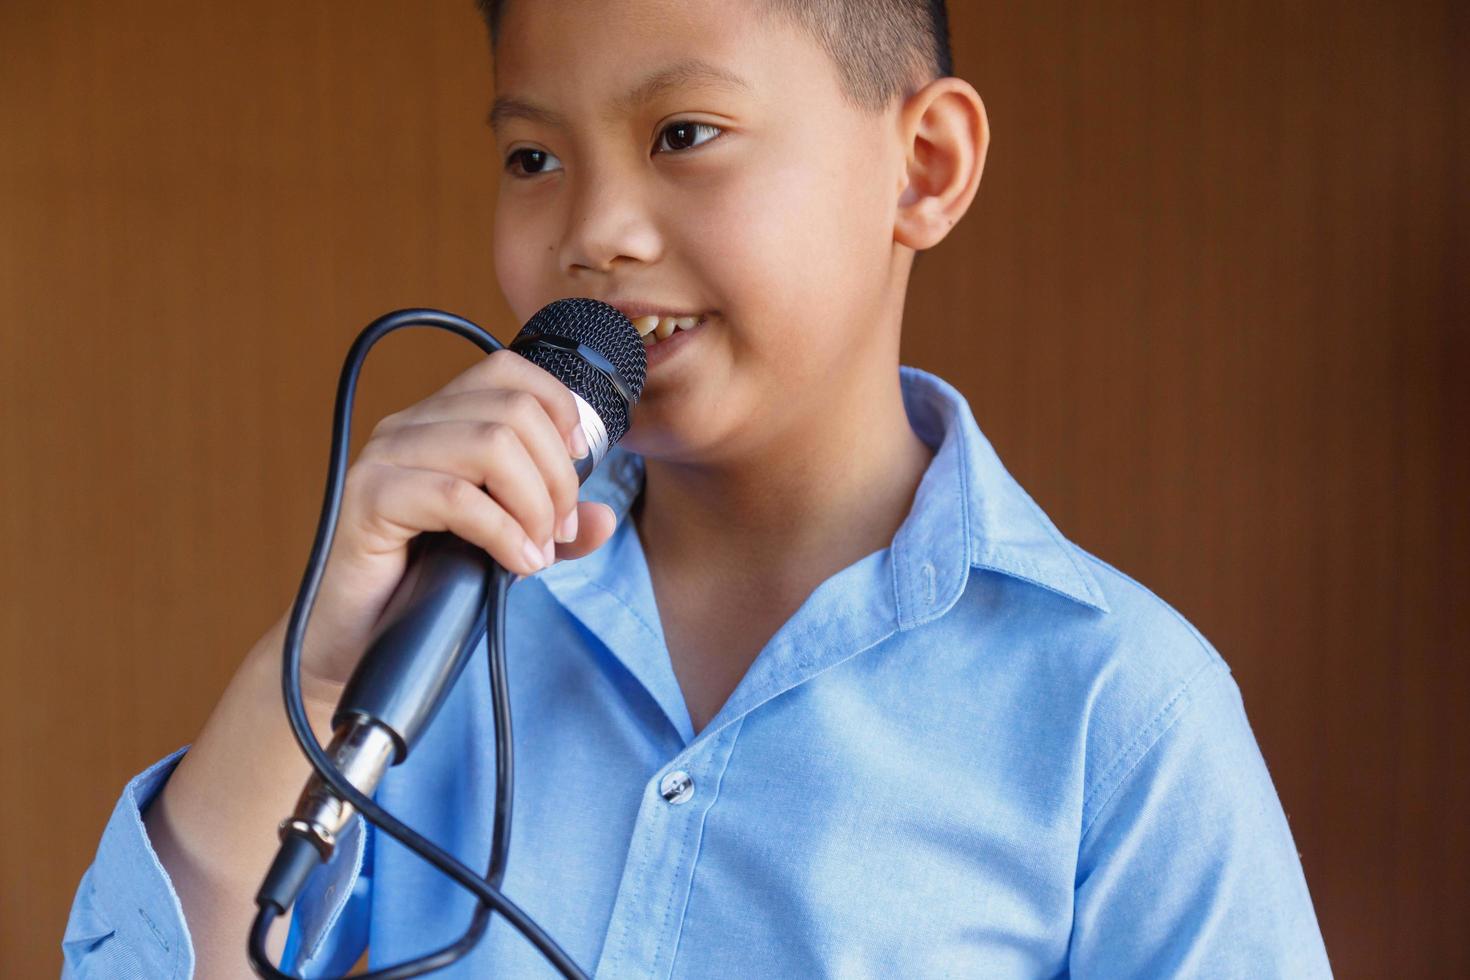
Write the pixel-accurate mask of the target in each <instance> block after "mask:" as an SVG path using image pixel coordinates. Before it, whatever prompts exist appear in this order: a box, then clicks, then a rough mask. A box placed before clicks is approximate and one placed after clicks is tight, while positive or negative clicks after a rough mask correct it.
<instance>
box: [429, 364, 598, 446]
mask: <svg viewBox="0 0 1470 980" xmlns="http://www.w3.org/2000/svg"><path fill="white" fill-rule="evenodd" d="M483 388H517V389H522V390H525V391H529V392H530V393H531V394H533V395H535V396H536V398H537V399H538V400H539V401H540V402H541V404H542V405H543V406H544V407H545V409H546V414H547V415H549V416H551V421H552V422H553V423H554V424H555V425H556V430H557V431H558V432H560V433H561V434H562V438H563V439H564V440H565V441H566V444H567V448H568V450H569V451H571V450H572V438H571V436H572V431H573V430H574V429H577V428H578V427H579V421H580V417H579V415H578V414H577V403H576V400H575V399H574V398H573V397H572V393H571V391H570V390H569V389H568V388H567V386H566V385H564V384H562V383H561V382H560V381H559V380H557V378H556V377H555V376H554V375H553V374H551V372H549V371H547V370H545V369H544V368H542V367H540V366H538V365H535V364H532V363H531V362H530V361H528V360H526V359H525V358H524V357H522V356H521V355H519V354H517V353H516V352H515V351H513V350H509V349H506V350H498V351H496V352H495V353H493V354H490V355H489V356H487V357H485V358H484V359H483V360H481V361H480V362H479V363H478V364H475V365H473V366H471V367H470V368H469V369H468V370H466V371H464V372H463V373H462V374H460V375H459V376H458V377H456V378H455V379H454V380H452V381H450V382H449V383H448V384H447V385H445V386H444V387H443V388H440V389H439V391H438V392H436V394H437V395H456V394H459V393H461V392H465V391H473V390H475V389H483Z"/></svg>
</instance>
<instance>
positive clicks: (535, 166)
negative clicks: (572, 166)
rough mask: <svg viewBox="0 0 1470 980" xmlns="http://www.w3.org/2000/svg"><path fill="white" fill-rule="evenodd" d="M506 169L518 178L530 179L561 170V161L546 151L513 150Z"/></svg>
mask: <svg viewBox="0 0 1470 980" xmlns="http://www.w3.org/2000/svg"><path fill="white" fill-rule="evenodd" d="M505 169H506V170H507V171H508V172H509V173H511V174H513V175H515V176H517V177H530V176H535V175H536V174H544V173H550V172H551V171H553V170H560V169H561V161H560V160H558V159H557V158H556V157H554V156H552V155H551V154H550V153H547V152H546V151H545V150H532V149H529V148H528V149H523V150H512V151H511V154H510V156H508V157H506V158H505Z"/></svg>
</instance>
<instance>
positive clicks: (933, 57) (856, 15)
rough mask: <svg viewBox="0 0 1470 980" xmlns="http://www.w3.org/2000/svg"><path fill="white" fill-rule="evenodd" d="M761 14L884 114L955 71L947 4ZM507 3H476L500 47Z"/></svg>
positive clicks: (792, 2)
mask: <svg viewBox="0 0 1470 980" xmlns="http://www.w3.org/2000/svg"><path fill="white" fill-rule="evenodd" d="M759 2H761V3H762V4H764V6H765V8H766V10H767V11H768V12H770V13H773V14H778V15H781V16H784V17H786V18H788V19H789V20H791V21H793V22H794V23H795V24H796V25H797V26H798V27H800V28H802V29H803V30H805V31H806V32H807V33H808V34H810V35H812V37H814V38H816V40H817V42H818V43H819V44H821V46H822V47H823V48H825V49H826V51H827V53H828V54H829V55H831V56H832V61H833V62H834V63H835V64H836V65H837V71H838V75H839V77H840V79H841V81H842V90H843V92H844V93H845V94H846V95H847V97H848V99H849V100H850V101H851V102H852V103H853V104H854V105H857V106H859V107H860V108H864V109H868V110H871V111H874V112H878V111H881V110H883V109H884V108H886V107H887V106H888V104H889V103H890V102H891V101H892V100H893V98H894V96H896V95H908V94H911V93H912V92H913V91H915V90H917V89H918V88H919V87H922V86H923V85H925V84H927V83H928V82H930V81H931V80H933V79H935V78H943V77H945V76H946V75H953V74H954V58H953V55H952V54H951V53H950V48H949V14H948V12H947V11H946V9H945V6H944V0H759ZM505 4H506V0H475V6H476V8H478V9H479V11H480V14H481V16H483V17H484V18H485V25H486V26H487V27H488V28H489V30H490V46H491V48H492V49H494V47H495V46H496V45H497V44H498V43H499V42H500V15H501V12H502V11H503V10H504V9H505Z"/></svg>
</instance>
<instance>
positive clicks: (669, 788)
mask: <svg viewBox="0 0 1470 980" xmlns="http://www.w3.org/2000/svg"><path fill="white" fill-rule="evenodd" d="M658 792H659V795H660V796H662V797H663V798H664V799H665V800H667V801H668V802H670V803H688V802H689V801H690V800H691V799H693V798H694V780H692V779H690V778H689V774H688V773H687V772H685V771H684V770H683V769H675V770H674V771H673V772H671V773H669V774H668V775H666V776H664V778H663V780H662V781H660V782H659V784H658Z"/></svg>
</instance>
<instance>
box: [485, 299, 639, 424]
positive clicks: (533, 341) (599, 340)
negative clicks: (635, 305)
mask: <svg viewBox="0 0 1470 980" xmlns="http://www.w3.org/2000/svg"><path fill="white" fill-rule="evenodd" d="M543 337H551V338H558V339H560V340H565V341H571V342H573V343H578V344H582V345H584V346H586V347H588V348H590V349H591V350H593V351H595V352H596V353H597V354H599V355H601V356H602V357H603V358H604V359H605V360H606V361H607V362H608V363H609V364H611V366H612V367H613V369H614V370H615V371H616V372H617V373H618V375H619V376H620V377H621V378H622V381H623V384H624V385H625V386H626V387H627V389H628V392H629V393H630V394H631V395H632V401H634V402H636V401H637V400H638V396H639V395H640V394H642V392H643V382H644V381H645V380H646V378H647V375H648V357H647V355H646V354H645V353H644V350H643V340H642V338H640V337H639V336H638V331H637V330H636V329H635V328H634V327H633V324H632V323H631V322H630V321H629V320H628V318H627V317H625V316H623V314H622V311H620V310H618V309H617V308H616V307H613V306H609V305H608V304H606V303H603V302H601V301H599V300H595V299H586V298H582V297H573V298H569V299H559V300H556V301H554V302H551V303H548V304H546V305H545V306H543V307H542V308H541V309H539V310H537V311H536V313H535V315H534V316H532V317H531V319H529V320H527V321H526V325H525V326H524V327H522V328H521V332H520V333H518V334H516V338H515V340H513V341H511V344H510V346H511V349H512V350H514V351H515V352H516V353H518V354H520V355H521V356H522V357H524V358H526V360H528V361H530V362H531V363H533V364H535V365H537V366H539V367H541V368H543V369H544V370H546V371H548V372H549V373H551V374H552V375H553V376H555V377H556V378H557V379H558V380H559V381H561V383H562V384H564V385H566V386H567V387H568V388H569V389H571V390H572V391H574V392H576V393H577V394H578V395H581V396H582V398H583V399H584V400H585V401H586V402H587V404H589V405H591V406H592V408H593V410H594V411H596V412H597V414H598V415H599V416H601V417H602V422H603V425H605V426H607V437H608V444H609V445H611V444H612V443H615V442H617V441H618V440H619V439H621V438H622V437H623V434H624V433H625V432H627V431H628V422H629V415H630V413H631V411H632V405H631V404H630V403H629V399H628V398H625V397H624V396H623V393H622V392H620V391H619V390H618V388H617V385H615V384H614V383H613V382H612V381H611V380H609V379H608V377H607V375H606V373H605V372H604V371H602V370H601V369H599V368H598V367H597V366H595V365H593V364H592V363H591V362H590V361H588V360H587V359H586V358H584V357H582V356H581V355H580V354H579V353H577V352H576V351H575V350H565V349H562V348H561V347H560V346H557V345H556V344H552V343H544V342H543V343H538V342H537V340H538V338H543Z"/></svg>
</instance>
